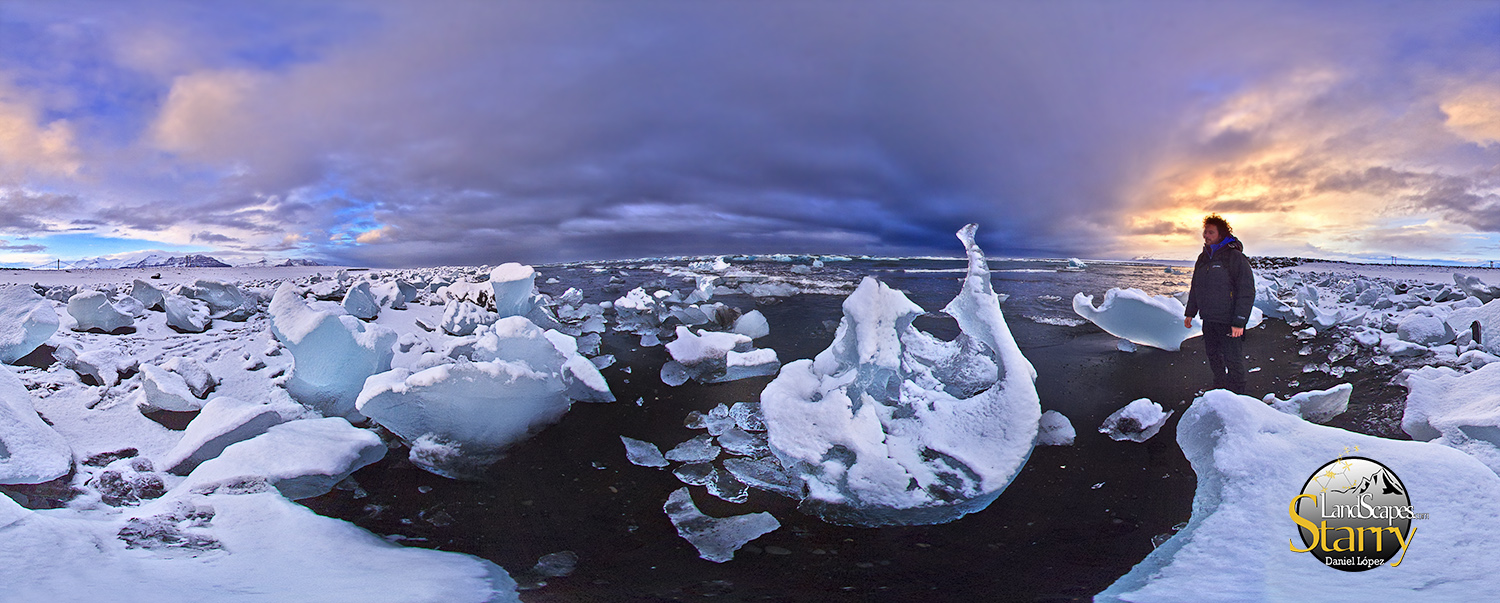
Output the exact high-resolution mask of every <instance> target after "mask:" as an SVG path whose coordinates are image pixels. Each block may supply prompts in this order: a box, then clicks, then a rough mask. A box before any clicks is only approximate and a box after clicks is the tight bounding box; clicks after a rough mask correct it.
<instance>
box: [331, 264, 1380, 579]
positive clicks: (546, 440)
mask: <svg viewBox="0 0 1500 603" xmlns="http://www.w3.org/2000/svg"><path fill="white" fill-rule="evenodd" d="M998 284H999V283H997V286H998ZM951 295H952V292H951V291H949V292H946V293H944V294H943V295H940V296H938V295H934V296H933V297H935V298H937V299H919V300H917V301H918V302H919V303H921V304H922V305H923V306H924V307H927V308H937V307H941V304H942V303H943V302H945V301H946V298H947V297H949V296H951ZM737 301H739V303H737V304H734V305H738V306H740V307H748V306H749V305H750V304H754V303H755V302H754V301H753V300H750V299H749V298H737ZM841 301H842V297H840V296H831V295H807V294H804V295H800V296H796V297H794V298H792V299H791V300H788V301H786V302H782V303H776V304H770V305H760V306H759V309H760V310H761V311H762V312H763V313H765V314H766V315H767V318H768V319H769V321H770V323H771V324H772V325H773V332H772V334H771V335H770V336H768V337H766V338H764V339H761V340H757V345H758V346H759V347H771V348H774V349H776V350H777V352H778V354H779V356H780V357H781V358H782V360H783V361H789V360H791V359H795V358H807V357H811V356H812V355H814V354H816V353H817V352H818V351H820V350H822V349H823V348H825V347H827V345H828V342H829V341H830V340H831V338H832V331H831V330H828V329H826V327H819V328H817V329H815V330H814V331H812V332H801V333H799V332H794V331H793V330H791V329H782V330H780V331H777V330H776V329H775V328H774V326H775V325H778V324H810V325H820V324H823V321H825V320H831V321H837V319H838V318H839V316H840V309H839V304H840V302H841ZM1007 312H1008V314H1007V318H1008V320H1009V322H1010V324H1011V328H1012V331H1013V332H1014V333H1015V334H1016V338H1017V341H1018V342H1019V344H1020V345H1021V348H1022V350H1023V351H1024V352H1025V353H1026V355H1027V357H1028V358H1029V359H1030V360H1031V361H1032V363H1033V364H1034V365H1035V366H1036V368H1037V371H1038V377H1037V382H1036V385H1037V389H1038V391H1039V393H1040V396H1041V405H1042V408H1043V409H1044V410H1045V409H1055V410H1058V411H1060V412H1062V413H1064V414H1065V415H1067V416H1068V417H1069V418H1070V419H1071V420H1072V422H1073V425H1074V427H1075V428H1076V429H1077V431H1078V432H1079V435H1078V439H1077V442H1076V443H1075V444H1074V445H1073V446H1066V447H1048V446H1042V447H1038V448H1037V449H1036V450H1035V452H1033V453H1032V456H1031V459H1030V460H1029V461H1028V462H1027V463H1026V466H1025V468H1024V469H1023V470H1022V471H1021V473H1020V474H1019V475H1018V476H1017V477H1016V479H1015V481H1014V482H1013V483H1011V484H1010V486H1009V487H1008V488H1007V489H1006V490H1005V492H1004V493H1003V494H1002V495H1001V496H1000V497H999V499H998V500H996V501H995V502H994V504H992V505H991V506H990V507H989V508H988V509H986V510H984V511H981V512H978V513H974V514H971V515H968V516H966V517H964V518H962V519H959V520H957V521H954V522H951V523H948V524H944V525H936V526H905V527H883V528H853V527H843V526H836V525H831V524H827V523H824V522H822V521H820V520H818V519H816V518H814V517H811V516H808V515H804V514H803V513H801V512H799V511H797V509H796V505H795V504H794V503H793V501H791V500H789V499H786V498H782V497H779V496H776V495H772V494H767V493H765V492H760V491H756V490H752V491H751V495H750V500H749V502H747V503H745V504H739V505H736V504H731V503H727V502H724V501H721V500H718V499H716V498H713V497H712V496H710V495H708V494H707V493H706V491H705V490H704V489H703V488H700V487H693V488H691V491H692V493H693V498H694V500H695V501H696V502H697V504H698V506H699V507H700V508H701V509H702V510H703V511H704V512H706V513H708V514H709V515H714V516H727V515H735V514H742V513H749V512H755V511H769V512H771V513H772V514H773V515H775V516H776V518H777V519H778V520H779V521H780V522H781V524H782V527H781V529H779V530H776V531H774V532H771V533H770V534H767V535H765V536H762V537H761V538H759V539H757V540H755V541H754V542H752V543H751V544H750V545H747V546H746V547H744V548H743V549H741V550H740V551H739V553H738V554H737V555H736V556H735V558H734V560H732V561H730V562H728V563H723V564H717V563H711V562H709V561H705V560H702V559H700V558H698V553H697V551H696V550H695V549H694V548H693V547H692V545H690V544H689V543H688V542H687V541H686V540H683V539H682V538H680V537H678V536H677V533H676V531H675V529H674V527H673V526H672V524H671V522H670V521H669V520H668V519H667V516H666V515H665V514H664V513H663V512H662V504H663V503H664V502H665V500H666V498H667V495H668V494H669V493H671V492H672V491H673V490H676V489H678V488H680V487H683V485H682V484H681V483H680V482H678V480H677V479H676V478H675V477H674V476H673V475H672V473H671V472H670V471H669V470H657V469H651V468H646V467H637V466H634V465H631V464H630V463H629V462H627V461H626V460H625V455H624V448H623V446H622V445H621V443H620V440H619V436H620V435H626V436H630V437H634V438H638V439H644V440H647V441H650V442H654V443H656V444H658V445H659V446H660V447H661V448H662V449H663V450H664V451H665V450H667V449H669V448H671V447H672V446H674V445H676V444H677V443H678V442H681V441H683V440H686V439H688V438H690V437H693V436H695V435H698V434H701V433H703V432H701V431H694V430H689V429H686V428H684V427H682V421H683V417H684V415H685V414H686V413H687V412H688V411H689V410H699V411H704V412H706V411H708V410H709V409H710V408H712V407H713V406H714V405H716V404H719V403H733V402H737V401H754V400H756V399H757V395H758V393H759V392H760V390H761V389H762V388H763V387H764V386H765V384H766V383H767V382H769V380H770V378H769V377H767V378H757V379H746V380H742V381H737V382H731V383H723V384H715V385H707V386H704V385H698V384H695V383H692V382H689V383H688V384H686V385H683V386H680V387H676V388H672V387H667V386H665V385H663V384H662V383H661V380H660V379H659V377H658V375H657V371H658V370H659V367H660V366H661V364H662V362H664V361H665V360H666V353H665V351H664V350H663V348H661V347H659V346H658V347H654V348H646V349H641V350H638V351H636V352H632V354H635V355H634V356H631V357H628V358H627V357H624V356H621V362H619V363H617V364H616V365H614V366H612V367H610V368H608V369H606V370H605V371H603V372H604V374H605V376H606V378H607V379H608V380H609V383H610V387H611V388H612V389H613V391H614V392H615V394H616V396H617V397H618V398H619V401H618V402H616V403H614V404H575V405H574V406H573V409H572V410H571V411H570V412H569V413H568V414H567V415H566V416H565V417H564V418H563V420H562V421H561V422H560V423H558V424H556V425H553V426H551V427H548V428H547V429H546V430H544V431H542V432H541V433H540V434H538V435H537V436H535V437H534V438H532V439H531V440H528V441H527V442H525V443H524V444H522V445H520V446H518V447H516V448H515V450H514V451H513V452H512V453H511V455H510V456H509V457H508V458H506V459H504V460H503V461H501V462H499V463H498V464H496V465H495V466H494V467H493V469H492V471H491V472H490V473H489V478H490V480H489V481H487V482H482V483H476V482H459V481H454V480H450V479H446V478H442V477H438V476H436V475H432V474H429V473H427V472H424V471H422V470H420V469H417V468H416V467H414V466H413V465H411V464H410V463H409V462H408V461H406V459H405V456H406V454H405V453H406V451H405V449H402V448H397V449H394V450H392V451H391V454H389V455H388V456H387V457H386V458H385V459H384V460H382V461H380V462H378V463H375V464H374V465H371V466H369V467H366V468H364V469H362V470H360V471H359V472H357V473H355V475H354V477H355V479H356V480H357V481H358V483H359V485H360V486H361V487H362V489H363V492H359V491H351V490H336V491H334V492H332V493H330V494H327V495H325V496H321V497H318V498H314V499H309V500H304V501H302V502H303V504H306V505H307V506H308V507H310V508H312V509H313V510H315V511H317V512H318V513H322V514H324V515H329V516H333V517H339V518H343V519H347V520H349V521H352V522H354V523H356V524H358V525H360V526H362V527H364V528H366V529H368V530H370V531H373V532H375V533H377V534H381V535H386V536H387V537H388V538H390V539H392V540H397V541H400V542H402V543H403V544H406V545H409V546H420V547H430V548H436V549H441V550H447V551H459V552H463V553H469V554H472V555H477V556H479V557H483V558H486V559H489V560H491V561H494V562H495V563H497V564H499V565H501V566H503V567H504V568H505V569H506V570H507V571H508V572H510V573H511V575H512V576H514V577H516V579H517V580H518V581H520V582H522V583H523V584H528V583H529V584H530V590H526V591H523V592H522V593H521V598H522V599H523V600H525V601H528V602H533V603H537V602H574V601H610V602H620V601H627V602H628V601H698V600H715V601H918V600H920V601H976V600H977V601H1003V600H1017V601H1075V600H1088V599H1089V598H1091V597H1092V596H1093V595H1094V594H1095V593H1098V592H1099V591H1101V590H1103V589H1104V588H1106V587H1107V586H1109V584H1111V583H1112V582H1114V581H1115V580H1116V579H1117V578H1119V577H1120V576H1121V575H1123V574H1124V573H1126V572H1127V571H1129V570H1130V568H1131V567H1132V566H1134V565H1135V564H1136V563H1138V562H1139V561H1140V560H1141V559H1143V558H1144V557H1145V556H1146V555H1147V554H1149V553H1150V552H1151V550H1152V537H1153V536H1157V535H1160V534H1168V533H1171V532H1172V528H1173V526H1174V525H1176V524H1178V523H1180V522H1185V521H1187V520H1188V519H1189V516H1190V515H1191V511H1192V498H1193V490H1194V486H1195V482H1196V479H1195V476H1194V473H1193V471H1192V468H1191V466H1190V465H1189V464H1188V462H1187V460H1186V458H1184V456H1183V454H1182V451H1181V450H1180V448H1179V447H1178V445H1177V443H1176V440H1175V438H1176V431H1175V430H1176V426H1177V421H1178V419H1179V418H1180V417H1181V415H1182V411H1183V410H1184V409H1186V408H1187V406H1188V405H1189V404H1190V403H1191V401H1192V400H1193V398H1194V397H1195V396H1196V395H1197V394H1198V392H1199V391H1200V390H1201V389H1202V388H1203V387H1204V386H1205V385H1206V384H1207V382H1208V369H1207V367H1206V364H1205V362H1204V360H1203V354H1202V344H1201V343H1200V341H1199V340H1196V339H1195V340H1189V341H1188V342H1187V345H1186V347H1185V349H1184V350H1183V351H1182V352H1175V353H1174V352H1164V351H1160V350H1154V349H1149V348H1142V349H1141V351H1139V352H1136V353H1124V352H1119V351H1117V350H1116V349H1115V347H1114V346H1115V342H1116V339H1115V338H1114V337H1112V336H1110V335H1108V334H1106V333H1103V332H1102V331H1100V330H1099V329H1097V328H1096V327H1094V326H1093V325H1089V324H1085V325H1083V326H1079V327H1060V326H1052V325H1041V324H1036V323H1034V322H1031V321H1026V320H1020V319H1018V318H1017V317H1015V316H1013V315H1011V314H1009V311H1007ZM921 320H922V321H923V323H922V326H924V327H925V328H932V329H934V330H935V331H937V332H938V334H939V335H940V336H945V337H951V336H952V334H953V332H954V330H955V329H954V327H953V326H952V321H951V319H943V318H923V319H921ZM944 331H946V333H944ZM632 342H633V338H627V337H625V336H621V335H618V334H614V333H611V334H609V335H607V336H606V350H609V349H611V348H613V349H615V350H619V349H629V348H630V347H632ZM1312 343H1313V346H1314V350H1313V351H1312V352H1311V354H1310V355H1308V356H1301V355H1299V354H1298V353H1297V352H1298V351H1299V350H1300V349H1301V348H1302V347H1303V345H1304V342H1301V341H1298V340H1297V339H1295V338H1294V337H1293V336H1292V329H1291V327H1288V326H1287V325H1286V324H1285V323H1282V322H1280V321H1268V322H1267V323H1266V324H1265V325H1264V326H1262V327H1260V328H1257V329H1253V330H1251V331H1250V332H1249V333H1248V335H1247V339H1246V353H1247V355H1248V356H1249V357H1250V359H1251V360H1250V363H1249V366H1252V367H1260V368H1261V370H1259V371H1256V372H1253V373H1251V374H1250V375H1249V386H1250V388H1251V389H1252V390H1253V393H1255V395H1257V396H1262V395H1264V394H1266V393H1276V394H1278V395H1281V396H1283V397H1285V396H1287V395H1289V394H1291V393H1294V392H1297V391H1305V390H1309V389H1320V388H1326V387H1331V386H1333V385H1335V384H1337V383H1341V382H1345V381H1348V382H1353V383H1354V384H1355V396H1354V398H1355V400H1354V402H1353V403H1352V404H1351V411H1350V412H1349V413H1346V414H1345V415H1342V416H1340V417H1338V418H1336V419H1335V420H1334V421H1333V422H1332V424H1333V425H1336V426H1340V427H1350V428H1355V429H1356V430H1358V431H1362V432H1367V433H1376V434H1377V435H1386V436H1392V437H1404V436H1402V435H1401V434H1400V430H1399V426H1396V427H1394V428H1393V427H1391V425H1392V421H1394V422H1395V423H1399V418H1400V408H1401V403H1402V401H1403V400H1404V397H1405V390H1404V388H1401V387H1398V386H1393V385H1390V384H1389V382H1390V380H1391V377H1392V376H1393V375H1395V373H1396V371H1397V369H1396V368H1395V367H1393V366H1383V367H1381V366H1374V365H1371V364H1370V363H1369V361H1368V359H1365V360H1359V359H1354V358H1351V359H1347V360H1344V361H1343V363H1342V364H1345V365H1348V366H1358V365H1359V363H1361V362H1363V363H1364V366H1363V367H1362V368H1361V369H1360V370H1359V372H1357V373H1354V374H1350V375H1346V376H1345V377H1344V378H1343V379H1335V378H1334V377H1332V376H1331V375H1328V374H1325V373H1303V372H1302V366H1303V365H1306V364H1308V363H1310V362H1314V361H1315V359H1316V361H1324V360H1326V349H1327V347H1328V346H1329V345H1331V344H1332V340H1331V339H1329V338H1325V339H1323V340H1315V341H1314V342H1312ZM616 354H617V355H619V353H618V352H616ZM1273 359H1274V360H1273ZM626 368H629V369H630V372H628V373H627V372H626V371H625V369H626ZM1292 382H1296V383H1295V384H1293V383H1292ZM638 397H640V398H644V404H643V405H642V406H637V405H636V404H635V400H636V399H637V398H638ZM1142 397H1146V398H1150V399H1152V400H1154V401H1157V402H1159V403H1161V404H1162V405H1163V406H1165V407H1166V408H1169V409H1173V410H1174V411H1175V414H1174V415H1173V416H1172V418H1171V420H1170V421H1169V423H1168V424H1167V425H1166V426H1165V427H1164V428H1163V429H1162V430H1161V432H1160V433H1159V434H1158V435H1157V436H1156V437H1154V438H1153V439H1151V440H1150V441H1148V442H1145V443H1134V442H1115V441H1112V440H1110V439H1109V438H1108V437H1107V436H1104V435H1102V434H1099V433H1097V432H1096V429H1097V426H1098V425H1099V424H1100V423H1101V422H1102V421H1103V420H1104V418H1105V417H1106V416H1107V415H1108V414H1109V413H1111V412H1113V411H1114V410H1116V409H1118V408H1119V407H1121V406H1123V405H1125V404H1126V403H1128V402H1130V401H1131V400H1134V399H1136V398H1142ZM1393 408H1394V413H1395V414H1394V419H1392V415H1391V412H1392V409H1393ZM1335 453H1336V451H1335ZM559 551H573V552H574V553H576V554H577V557H578V566H577V571H576V572H575V573H573V574H572V575H571V576H568V577H564V578H548V579H546V580H545V585H538V584H537V583H538V582H540V581H541V580H542V579H541V578H540V577H539V576H536V575H534V574H532V573H531V568H532V567H533V565H534V564H535V563H536V561H537V559H538V558H539V557H541V556H543V555H546V554H548V553H555V552H559Z"/></svg>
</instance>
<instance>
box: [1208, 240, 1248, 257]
mask: <svg viewBox="0 0 1500 603" xmlns="http://www.w3.org/2000/svg"><path fill="white" fill-rule="evenodd" d="M1226 247H1227V248H1230V249H1233V250H1235V251H1238V252H1240V253H1244V252H1245V245H1244V243H1241V242H1240V240H1239V239H1238V238H1236V237H1235V236H1234V235H1230V236H1229V238H1228V239H1225V240H1224V241H1223V242H1222V243H1220V245H1219V249H1224V248H1226ZM1214 251H1216V250H1215V249H1213V248H1212V246H1211V245H1206V244H1205V245H1204V246H1203V253H1207V254H1209V255H1213V252H1214Z"/></svg>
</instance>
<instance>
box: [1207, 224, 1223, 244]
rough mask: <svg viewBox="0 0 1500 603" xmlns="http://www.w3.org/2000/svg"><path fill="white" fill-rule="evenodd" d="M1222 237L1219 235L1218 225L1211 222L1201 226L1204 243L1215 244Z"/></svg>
mask: <svg viewBox="0 0 1500 603" xmlns="http://www.w3.org/2000/svg"><path fill="white" fill-rule="evenodd" d="M1223 238H1224V237H1221V236H1219V227H1218V226H1214V225H1213V224H1205V225H1204V226H1203V243H1204V244H1205V245H1216V244H1218V242H1219V240H1220V239H1223Z"/></svg>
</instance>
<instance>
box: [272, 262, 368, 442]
mask: <svg viewBox="0 0 1500 603" xmlns="http://www.w3.org/2000/svg"><path fill="white" fill-rule="evenodd" d="M271 333H272V334H274V335H275V336H276V339H277V340H278V341H280V342H281V343H282V344H283V345H285V346H286V347H287V349H288V350H291V352H292V360H293V361H292V375H291V378H290V379H288V380H287V383H286V390H287V392H288V393H290V394H291V395H292V398H293V399H295V400H296V401H298V402H301V403H302V404H304V405H306V406H309V407H312V408H314V409H316V410H318V411H319V412H322V413H323V414H324V415H327V416H331V417H351V418H356V419H358V418H361V417H360V416H359V413H358V412H357V411H355V409H354V401H355V399H356V398H358V397H359V392H360V390H362V389H364V386H365V378H366V377H369V376H370V375H374V374H376V373H382V372H385V371H388V370H390V369H391V358H392V357H394V356H395V354H396V352H395V349H394V347H395V345H396V332H395V331H392V330H390V329H389V328H386V327H382V326H380V325H373V324H371V325H367V324H365V323H364V322H361V321H360V320H359V319H358V318H355V317H353V316H349V315H347V314H343V315H334V314H332V313H329V312H324V311H321V310H315V309H313V308H312V307H310V306H309V305H308V303H307V300H305V299H303V297H302V292H301V291H300V290H298V289H297V287H296V286H294V285H292V284H291V283H290V282H288V283H286V284H283V285H282V286H281V288H280V289H277V290H276V295H275V296H274V297H272V298H271Z"/></svg>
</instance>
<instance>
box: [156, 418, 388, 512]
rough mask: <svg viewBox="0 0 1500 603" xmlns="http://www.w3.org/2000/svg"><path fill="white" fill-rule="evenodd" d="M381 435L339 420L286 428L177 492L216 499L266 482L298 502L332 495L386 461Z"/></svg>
mask: <svg viewBox="0 0 1500 603" xmlns="http://www.w3.org/2000/svg"><path fill="white" fill-rule="evenodd" d="M385 452H386V447H385V443H384V442H381V441H380V437H379V436H377V435H375V432H373V431H369V430H366V429H359V428H357V427H354V426H352V425H350V424H349V422H348V421H345V420H344V419H342V418H339V417H329V418H325V419H304V420H300V421H292V422H290V423H282V424H280V425H276V426H274V427H271V428H270V429H268V430H266V432H265V433H263V434H261V435H259V436H256V437H253V438H250V439H248V440H245V441H243V442H239V443H237V444H233V445H230V446H229V447H227V448H225V449H224V451H223V452H222V453H220V454H219V456H218V457H217V458H214V459H212V460H209V461H205V462H204V463H203V464H201V465H198V468H197V469H194V470H193V472H192V473H189V474H188V476H187V479H185V480H183V482H182V483H181V484H179V485H178V486H176V487H175V488H174V491H180V492H194V493H212V492H216V491H218V490H220V489H226V490H234V489H236V488H241V487H243V484H247V483H253V482H256V481H260V482H262V483H265V484H269V485H270V486H273V487H275V488H276V489H277V490H280V491H281V493H282V494H283V495H285V496H286V497H287V498H290V499H292V500H297V499H301V498H309V497H313V496H318V495H321V494H325V493H327V492H328V491H329V490H332V489H333V485H334V484H337V483H339V482H340V481H342V480H343V479H344V478H346V477H349V474H350V473H354V471H355V470H357V469H359V468H360V467H364V466H365V465H368V464H370V463H373V462H375V461H378V460H380V459H381V458H382V457H384V456H385Z"/></svg>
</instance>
